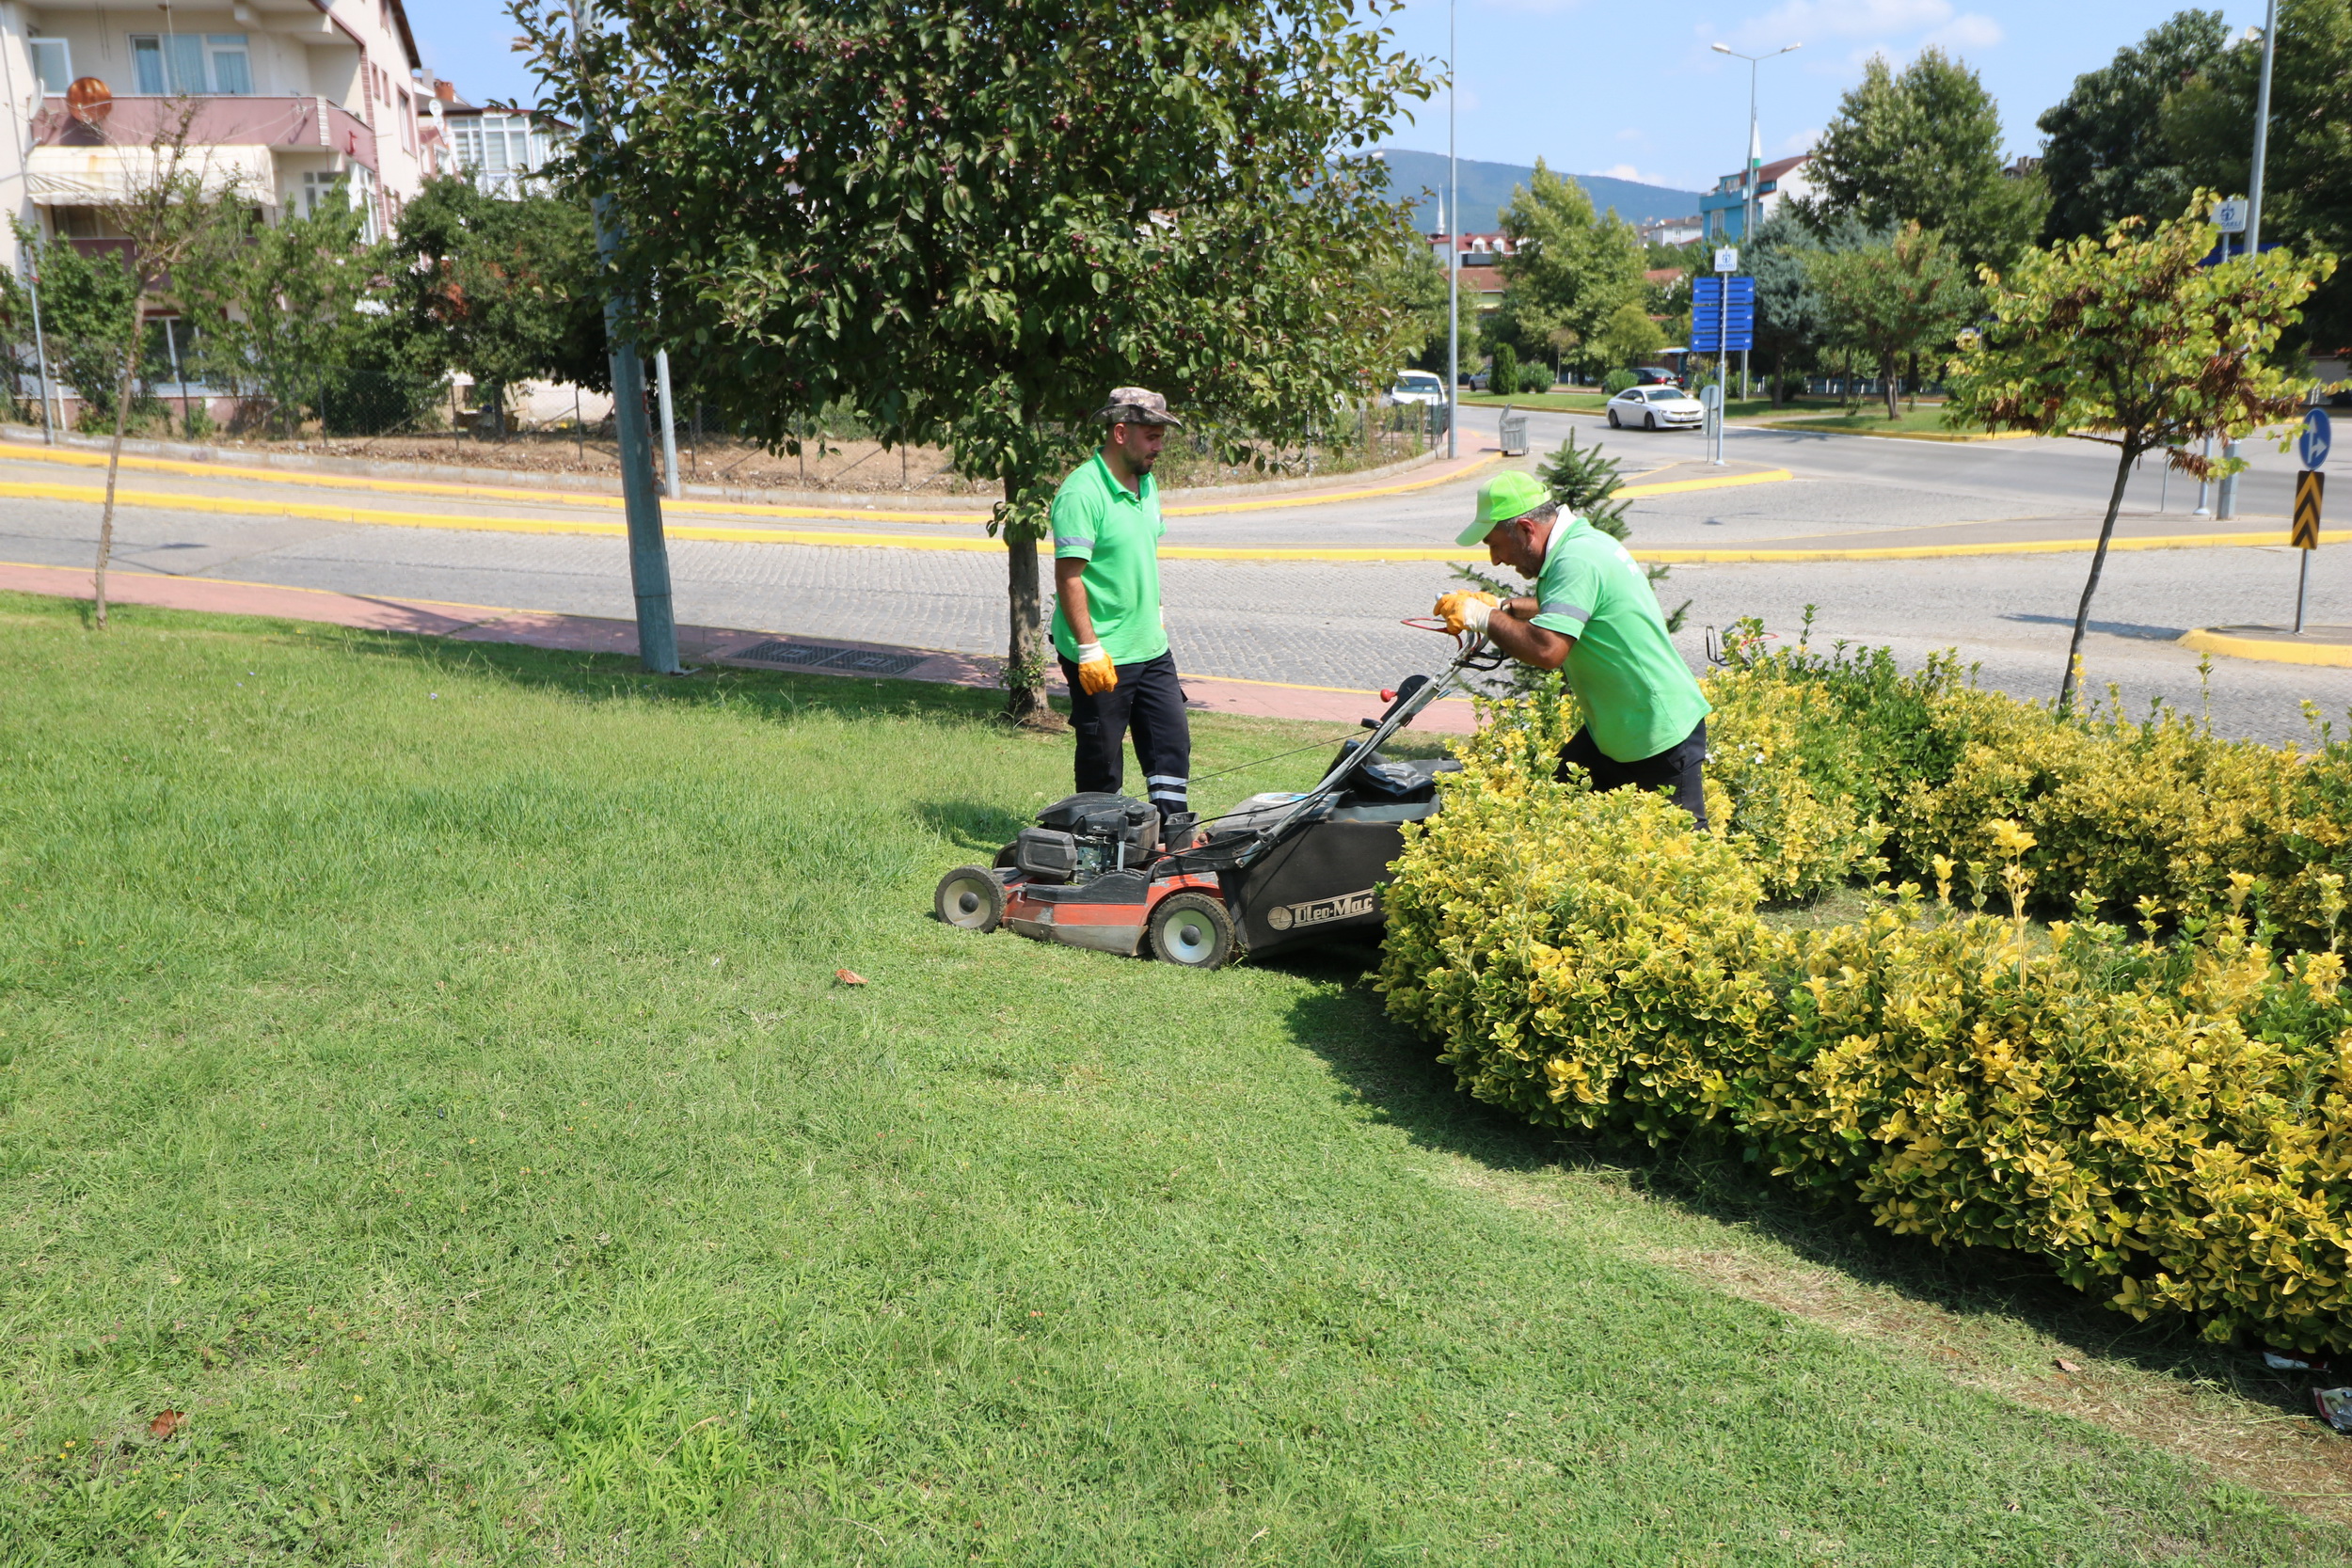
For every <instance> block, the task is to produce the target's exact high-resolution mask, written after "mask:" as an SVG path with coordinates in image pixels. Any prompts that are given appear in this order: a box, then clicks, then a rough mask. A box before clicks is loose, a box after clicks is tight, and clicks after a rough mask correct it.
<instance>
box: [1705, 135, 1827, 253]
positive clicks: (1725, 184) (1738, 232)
mask: <svg viewBox="0 0 2352 1568" xmlns="http://www.w3.org/2000/svg"><path fill="white" fill-rule="evenodd" d="M1812 161H1813V154H1812V153H1810V152H1800V153H1798V154H1797V155H1796V156H1795V157H1793V158H1776V159H1774V160H1773V161H1772V162H1771V163H1769V164H1766V165H1765V166H1763V167H1761V168H1759V169H1757V170H1756V192H1755V196H1756V223H1757V225H1758V226H1759V227H1761V226H1762V225H1763V224H1764V223H1766V222H1768V221H1769V220H1770V219H1771V218H1772V214H1775V213H1777V212H1779V211H1780V208H1781V204H1782V203H1783V202H1785V201H1787V200H1788V199H1789V198H1792V197H1804V196H1811V195H1812V194H1813V186H1812V184H1811V182H1808V181H1807V180H1806V179H1805V177H1804V166H1805V165H1806V164H1808V163H1810V162H1812ZM1748 194H1749V193H1748V176H1747V171H1746V170H1744V169H1742V170H1741V171H1740V172H1739V173H1737V174H1726V175H1724V177H1723V178H1722V179H1721V180H1718V181H1717V182H1715V188H1714V189H1713V190H1711V191H1708V192H1707V193H1706V194H1704V195H1702V196H1701V197H1700V198H1699V219H1700V221H1701V222H1702V223H1703V224H1704V225H1705V226H1706V230H1707V236H1706V237H1707V240H1708V244H1710V245H1737V244H1739V243H1740V239H1741V238H1742V237H1743V236H1744V235H1745V233H1746V230H1747V215H1748V214H1747V204H1748Z"/></svg>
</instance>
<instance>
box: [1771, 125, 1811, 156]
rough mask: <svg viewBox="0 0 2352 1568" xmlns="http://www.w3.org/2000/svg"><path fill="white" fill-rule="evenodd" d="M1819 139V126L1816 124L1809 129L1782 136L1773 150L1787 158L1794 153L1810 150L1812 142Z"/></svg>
mask: <svg viewBox="0 0 2352 1568" xmlns="http://www.w3.org/2000/svg"><path fill="white" fill-rule="evenodd" d="M1820 139H1821V128H1820V126H1818V125H1817V126H1815V127H1814V128H1813V129H1812V130H1810V131H1800V132H1798V133H1797V134H1796V135H1793V136H1783V137H1782V138H1781V139H1780V144H1779V145H1778V146H1777V147H1775V148H1774V149H1773V150H1774V151H1776V152H1778V153H1779V154H1780V155H1781V156H1782V157H1784V158H1787V157H1789V156H1791V155H1793V154H1795V153H1799V152H1810V151H1812V150H1813V144H1814V143H1815V142H1817V141H1820Z"/></svg>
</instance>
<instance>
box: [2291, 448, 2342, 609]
mask: <svg viewBox="0 0 2352 1568" xmlns="http://www.w3.org/2000/svg"><path fill="white" fill-rule="evenodd" d="M2334 439H2335V433H2334V431H2333V429H2332V428H2331V427H2330V425H2329V422H2328V410H2326V409H2325V408H2313V409H2310V410H2308V411H2307V412H2305V414H2304V415H2303V434H2302V435H2300V436H2296V438H2295V451H2296V456H2298V457H2300V458H2302V460H2303V471H2302V472H2301V473H2299V474H2296V476H2295V528H2294V531H2292V532H2291V533H2290V534H2289V535H2288V536H2287V542H2288V543H2289V544H2291V545H2293V546H2295V547H2296V549H2298V550H2301V551H2302V552H2303V561H2302V563H2301V564H2300V565H2299V566H2297V567H2296V573H2295V629H2296V631H2298V632H2299V631H2301V630H2302V629H2303V594H2304V591H2305V590H2306V589H2308V588H2309V587H2310V586H2311V581H2312V551H2313V550H2316V549H2318V548H2319V503H2320V499H2321V498H2322V497H2323V496H2325V495H2326V494H2327V491H2328V479H2327V476H2326V475H2325V474H2322V473H2321V472H2320V471H2319V469H2320V466H2321V465H2322V464H2324V463H2326V462H2327V461H2328V447H2330V446H2331V445H2333V444H2334Z"/></svg>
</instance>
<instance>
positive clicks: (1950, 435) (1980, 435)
mask: <svg viewBox="0 0 2352 1568" xmlns="http://www.w3.org/2000/svg"><path fill="white" fill-rule="evenodd" d="M1733 428H1735V429H1740V430H1789V431H1801V432H1803V433H1804V434H1805V435H1807V436H1869V437H1871V438H1872V439H1873V440H1880V441H2030V440H2032V439H2033V438H2034V437H2035V436H2038V435H2040V434H2041V433H2040V432H2039V431H2032V430H1995V431H1976V432H1969V431H1961V430H1832V429H1830V428H1829V427H1828V426H1826V425H1818V424H1807V423H1806V422H1805V421H1804V420H1740V421H1739V423H1738V424H1737V425H1735V426H1734V427H1733Z"/></svg>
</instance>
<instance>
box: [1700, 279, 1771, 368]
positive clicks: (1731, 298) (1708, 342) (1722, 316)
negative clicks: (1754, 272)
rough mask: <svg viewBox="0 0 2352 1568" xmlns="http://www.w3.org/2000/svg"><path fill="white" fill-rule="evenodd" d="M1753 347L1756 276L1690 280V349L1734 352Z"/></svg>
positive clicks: (1754, 341)
mask: <svg viewBox="0 0 2352 1568" xmlns="http://www.w3.org/2000/svg"><path fill="white" fill-rule="evenodd" d="M1755 346H1756V279H1755V278H1753V277H1694V278H1692V280H1691V351H1692V353H1694V354H1737V353H1739V352H1740V350H1742V349H1751V348H1754V347H1755Z"/></svg>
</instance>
